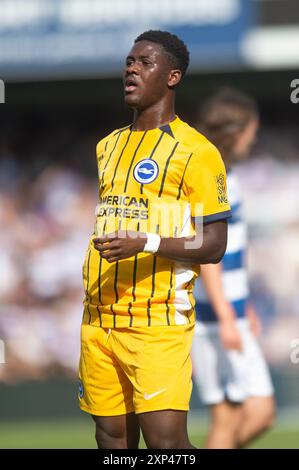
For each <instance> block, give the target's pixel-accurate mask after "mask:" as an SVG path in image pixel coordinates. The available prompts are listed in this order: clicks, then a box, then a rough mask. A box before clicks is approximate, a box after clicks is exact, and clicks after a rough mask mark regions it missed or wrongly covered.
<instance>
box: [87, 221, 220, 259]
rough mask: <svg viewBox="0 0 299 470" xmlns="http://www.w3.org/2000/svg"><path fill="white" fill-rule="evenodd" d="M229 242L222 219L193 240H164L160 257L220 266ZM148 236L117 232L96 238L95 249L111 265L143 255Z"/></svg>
mask: <svg viewBox="0 0 299 470" xmlns="http://www.w3.org/2000/svg"><path fill="white" fill-rule="evenodd" d="M226 239H227V222H226V220H219V221H217V222H213V223H210V224H205V225H203V228H202V229H201V227H199V226H198V229H197V234H196V235H194V236H191V237H181V238H166V237H161V242H160V245H159V248H158V251H157V255H160V256H163V257H165V258H169V259H172V260H174V261H179V262H182V263H189V264H190V263H191V264H206V263H218V262H219V261H220V260H221V258H222V256H223V255H224V252H225V249H226ZM146 241H147V235H146V233H143V232H141V233H137V232H127V233H125V232H123V231H120V232H116V233H114V234H110V235H109V234H108V235H106V236H105V237H101V238H95V239H94V240H93V243H94V247H95V249H96V250H98V251H99V252H100V255H101V256H102V257H103V258H105V259H106V260H107V261H108V262H109V263H113V262H115V261H119V260H122V259H126V258H130V257H131V256H135V255H137V254H138V253H141V252H143V250H144V247H145V244H146Z"/></svg>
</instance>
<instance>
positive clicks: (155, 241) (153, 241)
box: [143, 232, 161, 253]
mask: <svg viewBox="0 0 299 470" xmlns="http://www.w3.org/2000/svg"><path fill="white" fill-rule="evenodd" d="M146 236H147V242H146V244H145V246H144V248H143V251H144V252H145V253H156V252H157V251H158V249H159V246H160V242H161V237H160V235H157V234H156V233H148V232H147V233H146Z"/></svg>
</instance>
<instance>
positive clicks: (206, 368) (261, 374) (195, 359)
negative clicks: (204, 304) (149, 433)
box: [191, 318, 274, 405]
mask: <svg viewBox="0 0 299 470" xmlns="http://www.w3.org/2000/svg"><path fill="white" fill-rule="evenodd" d="M237 324H238V327H239V330H240V333H241V338H242V346H243V350H242V351H241V352H239V351H228V350H226V349H224V347H223V346H222V343H221V341H220V338H219V334H218V324H217V323H210V324H208V323H200V322H197V323H196V326H195V335H194V339H193V346H192V352H191V357H192V363H193V379H194V381H195V383H196V385H197V386H198V389H199V393H200V396H201V400H202V402H203V403H204V404H206V405H215V404H218V403H221V402H223V401H224V400H225V399H227V400H229V401H231V402H236V403H242V402H244V401H245V400H246V399H247V398H249V397H267V396H271V395H273V393H274V392H273V386H272V381H271V377H270V373H269V370H268V367H267V364H266V362H265V359H264V357H263V353H262V351H261V348H260V346H259V344H258V342H257V340H256V338H255V337H254V335H253V334H252V333H251V331H250V328H249V324H248V321H247V319H245V318H244V319H243V318H242V319H239V320H237Z"/></svg>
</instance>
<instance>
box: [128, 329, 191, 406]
mask: <svg viewBox="0 0 299 470" xmlns="http://www.w3.org/2000/svg"><path fill="white" fill-rule="evenodd" d="M139 330H140V331H137V329H135V331H134V332H131V338H130V339H131V341H133V343H132V342H131V347H132V348H133V347H134V348H136V349H135V353H134V361H133V362H132V361H131V364H133V365H134V367H127V369H128V376H129V377H130V380H131V382H132V384H133V388H134V394H133V401H134V408H135V412H136V413H137V414H140V413H146V412H151V411H159V410H181V411H187V410H188V409H189V400H190V396H191V391H192V380H191V375H192V364H191V358H190V350H191V344H192V338H193V326H192V325H183V326H169V327H167V326H165V327H151V328H148V327H146V328H143V329H139ZM137 347H138V349H137ZM126 362H127V364H128V361H126ZM124 367H125V366H124Z"/></svg>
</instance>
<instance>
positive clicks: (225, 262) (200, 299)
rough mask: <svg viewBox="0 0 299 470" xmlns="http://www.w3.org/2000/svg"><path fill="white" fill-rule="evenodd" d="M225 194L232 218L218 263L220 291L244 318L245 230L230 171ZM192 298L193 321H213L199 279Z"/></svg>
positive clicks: (207, 300) (235, 182) (238, 315)
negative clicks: (220, 266) (194, 316)
mask: <svg viewBox="0 0 299 470" xmlns="http://www.w3.org/2000/svg"><path fill="white" fill-rule="evenodd" d="M227 193H228V200H229V202H230V206H231V214H232V217H231V218H229V219H228V220H227V223H228V232H227V248H226V252H225V255H224V257H223V258H222V261H221V263H222V267H223V274H222V279H223V288H224V293H225V297H226V299H227V300H228V302H230V303H231V304H232V306H233V307H234V309H235V312H236V316H237V317H238V318H244V317H245V307H246V302H247V300H248V295H249V288H248V279H247V267H246V248H247V229H246V223H245V221H244V218H243V213H242V201H241V198H240V191H239V182H238V178H237V176H236V174H235V173H234V172H233V171H232V170H229V171H228V172H227ZM193 295H194V298H195V302H196V303H195V311H196V321H200V322H215V321H217V317H216V314H215V312H214V309H213V307H212V305H211V304H210V302H209V299H208V296H207V294H206V292H205V290H204V287H203V284H202V281H201V279H200V277H198V278H197V279H196V281H195V285H194V289H193Z"/></svg>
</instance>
